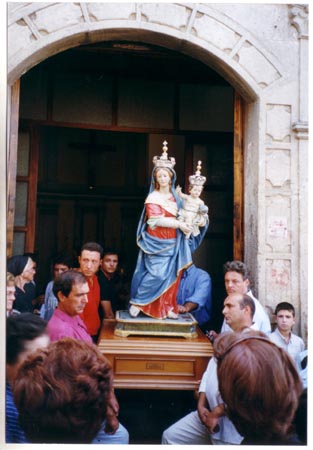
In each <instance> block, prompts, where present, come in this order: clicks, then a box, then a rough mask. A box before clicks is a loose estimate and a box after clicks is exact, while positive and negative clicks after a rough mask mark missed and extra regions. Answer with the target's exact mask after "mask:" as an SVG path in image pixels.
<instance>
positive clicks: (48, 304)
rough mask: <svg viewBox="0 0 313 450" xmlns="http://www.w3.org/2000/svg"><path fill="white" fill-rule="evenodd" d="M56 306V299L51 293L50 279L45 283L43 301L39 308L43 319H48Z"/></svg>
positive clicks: (51, 282)
mask: <svg viewBox="0 0 313 450" xmlns="http://www.w3.org/2000/svg"><path fill="white" fill-rule="evenodd" d="M57 306H58V299H57V298H56V297H55V295H54V293H53V281H50V282H49V283H48V284H47V287H46V291H45V301H44V303H43V305H42V307H41V308H40V317H41V318H42V319H45V320H50V319H51V317H52V314H53V311H54V310H55V308H56V307H57Z"/></svg>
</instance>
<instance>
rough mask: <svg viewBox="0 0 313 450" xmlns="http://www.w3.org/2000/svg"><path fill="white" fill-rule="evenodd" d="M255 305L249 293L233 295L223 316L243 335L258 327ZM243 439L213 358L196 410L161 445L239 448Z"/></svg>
mask: <svg viewBox="0 0 313 450" xmlns="http://www.w3.org/2000/svg"><path fill="white" fill-rule="evenodd" d="M254 313H255V304H254V302H253V300H252V299H251V297H250V296H248V295H247V294H238V293H235V294H230V295H228V297H227V298H226V299H225V301H224V308H223V315H224V317H225V321H226V323H227V324H228V326H229V327H230V329H231V330H233V331H236V332H243V331H244V330H246V329H250V328H256V329H257V327H256V325H255V324H253V322H252V317H253V315H254ZM242 439H243V437H242V436H241V435H240V434H239V433H238V432H237V430H236V428H235V427H234V425H233V424H232V422H231V421H230V420H229V419H228V417H227V416H226V415H225V408H224V403H223V400H222V398H221V395H220V393H219V390H218V379H217V365H216V360H215V358H211V359H210V361H209V364H208V367H207V369H206V371H205V372H204V374H203V376H202V379H201V383H200V387H199V398H198V406H197V411H193V412H191V413H190V414H187V416H185V417H183V418H182V419H180V420H179V421H178V422H176V423H174V424H173V425H171V426H170V427H169V428H167V429H166V430H165V431H164V432H163V436H162V444H171V445H174V444H177V445H206V444H207V445H210V444H219V445H227V444H232V445H239V444H240V443H241V441H242Z"/></svg>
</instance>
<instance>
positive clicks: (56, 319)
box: [47, 309, 92, 342]
mask: <svg viewBox="0 0 313 450" xmlns="http://www.w3.org/2000/svg"><path fill="white" fill-rule="evenodd" d="M47 330H48V334H49V336H50V339H51V341H57V340H59V339H62V338H65V337H69V338H73V339H78V340H80V341H85V342H92V339H91V337H90V335H89V334H88V332H87V328H86V325H85V324H84V322H83V321H82V319H81V318H80V317H79V316H74V317H72V316H69V315H68V314H66V313H65V312H63V311H60V310H59V309H55V310H54V313H53V316H52V317H51V319H50V320H49V322H48V327H47Z"/></svg>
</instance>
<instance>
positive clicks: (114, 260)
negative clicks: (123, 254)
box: [101, 248, 119, 278]
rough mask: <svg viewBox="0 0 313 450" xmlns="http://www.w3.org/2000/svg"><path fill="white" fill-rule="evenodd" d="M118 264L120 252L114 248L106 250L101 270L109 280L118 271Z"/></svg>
mask: <svg viewBox="0 0 313 450" xmlns="http://www.w3.org/2000/svg"><path fill="white" fill-rule="evenodd" d="M118 263H119V253H118V251H117V250H115V249H113V248H107V249H104V251H103V258H102V261H101V269H102V271H103V272H104V274H105V275H106V276H107V277H108V278H110V277H112V275H113V274H114V273H115V272H116V271H117V267H118Z"/></svg>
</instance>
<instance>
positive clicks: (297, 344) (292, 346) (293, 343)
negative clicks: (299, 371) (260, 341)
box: [269, 328, 304, 361]
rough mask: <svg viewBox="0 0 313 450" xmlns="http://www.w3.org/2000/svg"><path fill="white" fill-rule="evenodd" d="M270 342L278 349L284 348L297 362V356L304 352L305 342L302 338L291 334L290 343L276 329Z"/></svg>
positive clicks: (271, 335)
mask: <svg viewBox="0 0 313 450" xmlns="http://www.w3.org/2000/svg"><path fill="white" fill-rule="evenodd" d="M269 337H270V340H271V341H272V342H274V344H276V345H278V347H281V348H283V349H284V350H285V351H286V352H288V353H289V355H290V356H291V357H292V358H293V359H294V360H295V361H296V358H297V355H298V354H299V353H300V352H302V351H303V350H304V342H303V340H302V339H301V337H300V336H297V335H296V334H293V333H290V338H289V342H287V340H286V338H285V337H284V336H283V335H282V334H281V333H280V331H279V329H278V328H276V329H275V331H273V333H271V334H270V336H269Z"/></svg>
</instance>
